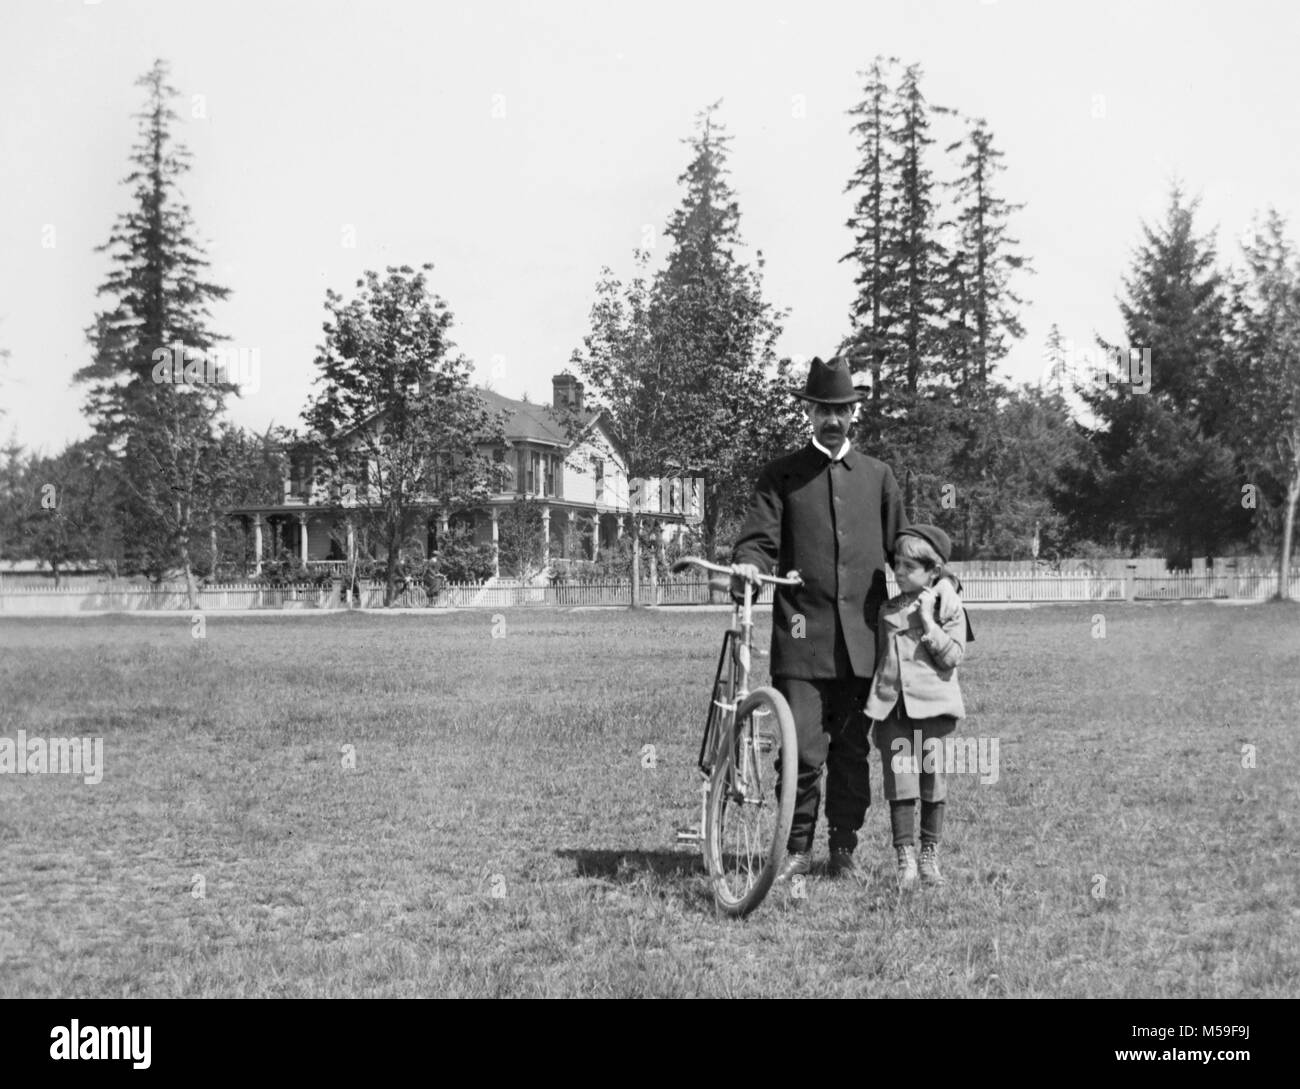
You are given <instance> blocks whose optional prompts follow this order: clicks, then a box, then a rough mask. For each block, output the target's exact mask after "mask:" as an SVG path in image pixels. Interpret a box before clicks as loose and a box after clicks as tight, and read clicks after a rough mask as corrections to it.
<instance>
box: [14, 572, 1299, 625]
mask: <svg viewBox="0 0 1300 1089" xmlns="http://www.w3.org/2000/svg"><path fill="white" fill-rule="evenodd" d="M961 580H962V598H963V600H965V601H967V602H971V603H988V604H993V603H1003V604H1008V603H1033V602H1060V603H1063V604H1064V603H1072V602H1073V603H1078V602H1109V601H1126V600H1133V601H1188V600H1213V599H1219V600H1246V601H1263V600H1265V599H1266V598H1268V597H1271V596H1272V595H1273V594H1274V593H1275V592H1276V589H1277V574H1276V573H1275V572H1274V573H1271V574H1270V573H1267V572H1250V573H1244V574H1233V573H1228V574H1224V573H1218V574H1216V573H1213V572H1210V573H1205V574H1200V573H1198V574H1188V573H1182V572H1175V573H1167V574H1165V575H1162V576H1159V577H1137V576H1134V575H1132V574H1130V575H1128V576H1127V577H1122V576H1114V575H1094V574H1086V573H1084V574H1079V573H1071V574H1061V573H1057V572H1050V571H1024V572H1020V573H1003V572H999V573H994V574H989V573H979V574H976V573H974V572H970V573H964V574H962V576H961ZM886 588H887V592H888V593H889V594H894V593H897V590H898V588H897V586H896V584H895V582H894V578H893V573H892V572H889V573H888V574H887V576H886ZM1291 596H1292V597H1293V598H1296V599H1300V570H1296V571H1294V573H1293V574H1292V576H1291ZM639 600H640V604H642V605H700V604H708V603H714V604H717V603H723V602H725V601H727V600H728V598H727V596H726V595H725V594H722V593H719V592H718V591H716V590H711V589H710V588H709V584H708V581H707V580H706V579H703V578H698V577H696V578H681V579H679V578H667V579H657V580H655V581H654V582H651V581H650V580H649V579H643V580H642V582H641V592H640V599H639ZM771 600H772V588H771V587H770V586H765V587H764V588H763V590H762V593H761V594H760V595H759V598H758V602H759V604H768V603H770V602H771ZM631 601H632V586H631V582H630V580H628V579H611V580H606V581H593V582H571V583H560V584H556V585H541V586H524V585H518V584H514V583H508V582H505V581H500V582H498V581H496V580H493V581H492V582H489V583H482V584H480V583H452V584H449V585H447V586H445V587H444V588H443V589H442V590H441V591H439V592H438V593H437V594H436V595H434V596H433V597H432V599H430V598H429V597H428V596H427V595H426V594H425V593H424V592H423V590H415V589H414V588H413V589H412V591H410V592H408V593H406V594H404V595H402V596H401V597H399V599H398V600H397V601H396V602H394V604H395V605H397V606H401V607H407V608H410V607H415V606H417V605H418V606H420V607H424V608H430V609H442V608H458V609H473V608H484V609H507V608H518V607H521V606H552V607H567V608H575V607H583V606H601V605H605V606H615V605H624V606H626V605H629V604H631ZM348 604H349V603H348V602H347V601H346V600H345V594H344V592H343V588H342V585H341V584H340V583H338V582H334V583H327V584H325V585H323V586H318V585H315V584H313V583H295V584H290V585H281V586H268V585H266V584H264V583H258V582H230V583H221V584H215V585H210V586H203V587H201V588H200V589H199V591H198V605H199V608H200V609H203V610H205V611H213V612H219V611H221V610H227V609H266V610H273V611H284V610H293V609H339V608H346V607H348ZM351 605H352V606H353V607H360V608H364V609H380V608H383V605H384V584H383V583H382V582H378V581H369V580H368V581H365V582H362V583H359V584H358V586H357V589H356V593H355V595H354V596H353V599H352V602H351ZM189 608H190V605H189V601H188V598H187V597H186V593H185V587H184V586H183V585H179V586H178V585H168V586H163V587H154V586H142V585H139V584H131V583H110V582H105V581H101V580H96V579H93V578H78V579H65V580H63V582H62V583H61V585H59V586H57V587H55V586H54V585H52V584H46V583H39V584H37V583H34V582H29V581H26V580H22V579H14V578H9V579H5V580H3V582H2V583H0V614H3V613H10V614H14V615H47V614H48V615H67V614H75V613H81V612H126V611H138V610H150V611H168V610H186V609H189Z"/></svg>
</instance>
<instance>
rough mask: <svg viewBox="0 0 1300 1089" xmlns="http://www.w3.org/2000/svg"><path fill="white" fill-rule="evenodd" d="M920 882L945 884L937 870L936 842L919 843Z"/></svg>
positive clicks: (937, 846) (923, 883) (937, 851)
mask: <svg viewBox="0 0 1300 1089" xmlns="http://www.w3.org/2000/svg"><path fill="white" fill-rule="evenodd" d="M920 870H921V884H922V885H946V884H947V883H948V882H947V881H945V880H944V876H943V874H942V873H940V872H939V845H938V844H937V843H923V844H921V864H920Z"/></svg>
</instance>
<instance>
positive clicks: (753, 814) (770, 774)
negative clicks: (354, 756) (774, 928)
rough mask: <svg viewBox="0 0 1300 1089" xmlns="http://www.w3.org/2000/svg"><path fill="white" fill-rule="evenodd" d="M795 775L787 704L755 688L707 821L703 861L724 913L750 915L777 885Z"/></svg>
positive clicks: (717, 774) (720, 766) (718, 770)
mask: <svg viewBox="0 0 1300 1089" xmlns="http://www.w3.org/2000/svg"><path fill="white" fill-rule="evenodd" d="M798 775H799V743H798V738H797V735H796V734H795V729H794V716H793V715H791V713H790V706H789V704H787V703H786V701H785V697H784V696H782V695H781V693H780V692H778V691H777V690H776V689H775V688H758V689H755V690H754V691H753V692H751V693H750V694H749V696H748V697H746V699H745V700H744V702H742V703H741V705H740V706H739V707H738V708H736V718H735V725H734V728H733V729H731V730H730V731H728V733H727V735H726V737H725V738H724V739H723V742H722V747H721V749H720V751H719V754H718V762H717V764H716V765H715V766H714V769H713V778H712V781H711V783H710V787H709V806H708V812H707V814H706V816H705V821H704V824H705V827H704V860H705V864H706V865H707V867H708V871H709V877H710V879H711V880H712V882H713V898H714V901H715V902H716V904H717V906H718V910H719V911H721V912H723V913H724V914H726V915H736V916H744V915H748V914H749V913H750V912H751V911H753V910H754V909H755V908H756V907H758V905H759V904H760V903H762V901H763V897H764V896H766V895H767V892H768V889H770V888H771V887H772V881H773V880H774V879H775V877H776V871H777V869H778V868H779V867H780V865H781V863H782V861H783V860H784V859H785V845H786V840H787V839H788V838H789V836H790V823H791V821H792V820H793V819H794V795H795V785H796V783H797V781H798ZM778 794H779V800H778Z"/></svg>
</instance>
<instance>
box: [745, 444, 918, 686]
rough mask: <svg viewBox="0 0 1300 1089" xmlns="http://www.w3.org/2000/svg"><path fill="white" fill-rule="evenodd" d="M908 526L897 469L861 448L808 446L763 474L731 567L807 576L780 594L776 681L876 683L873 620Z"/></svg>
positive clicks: (774, 662) (773, 668)
mask: <svg viewBox="0 0 1300 1089" xmlns="http://www.w3.org/2000/svg"><path fill="white" fill-rule="evenodd" d="M906 526H907V516H906V515H905V514H904V513H903V496H902V493H901V491H900V490H899V487H898V481H897V480H895V479H894V474H893V472H892V470H891V469H890V468H889V466H888V465H886V464H885V463H884V462H883V461H877V460H876V459H875V458H873V457H868V456H867V455H866V454H863V453H861V452H860V451H858V450H856V449H853V448H850V449H849V452H848V453H847V454H845V456H844V457H843V458H842V459H840V460H839V461H831V460H830V459H829V458H828V457H827V456H826V455H825V454H824V453H823V452H822V451H820V450H818V449H817V447H815V446H814V445H812V443H809V444H808V445H807V446H805V447H803V448H802V449H800V450H796V451H795V452H794V453H792V454H787V455H785V456H784V457H780V458H777V459H776V460H775V461H773V462H771V463H770V464H768V465H767V466H766V467H765V468H764V469H763V471H762V473H760V474H759V478H758V484H757V485H756V489H755V494H754V498H753V500H752V502H751V504H750V508H749V513H748V515H747V516H746V518H745V524H744V526H743V527H742V529H741V531H740V537H739V538H738V539H737V541H736V546H735V550H734V552H733V555H732V562H733V563H752V564H755V565H756V566H757V567H758V568H759V570H760V571H763V572H764V573H766V574H779V575H784V574H785V573H786V572H787V571H789V570H791V569H792V568H793V569H796V570H798V572H799V573H800V574H801V575H802V576H803V578H804V585H803V586H798V587H786V586H779V587H777V591H776V597H775V600H774V604H773V608H772V661H771V672H772V676H773V677H801V678H808V679H817V678H839V679H841V680H848V679H849V678H850V677H870V676H871V673H872V669H873V668H874V667H875V662H876V637H875V628H876V615H877V613H878V612H879V611H880V606H881V604H882V603H883V602H884V601H885V600H886V599H887V598H888V596H889V594H888V591H887V590H886V586H885V566H886V564H888V563H892V561H893V557H894V552H893V543H894V537H895V536H896V535H897V533H898V531H899V530H900V529H903V528H905V527H906ZM837 635H838V636H839V637H841V638H842V639H843V643H842V644H841V645H840V650H839V654H838V655H837V654H836V638H837ZM800 636H802V637H800ZM846 650H847V660H846V658H845V651H846ZM837 657H838V659H839V660H838V662H837Z"/></svg>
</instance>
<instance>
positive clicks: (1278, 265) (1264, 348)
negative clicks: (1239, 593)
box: [1223, 210, 1300, 598]
mask: <svg viewBox="0 0 1300 1089" xmlns="http://www.w3.org/2000/svg"><path fill="white" fill-rule="evenodd" d="M1242 248H1243V251H1244V255H1245V258H1246V275H1245V276H1244V277H1243V278H1241V279H1240V280H1238V282H1237V283H1235V284H1234V287H1233V302H1234V306H1233V310H1234V314H1235V318H1236V321H1235V330H1234V344H1235V348H1236V350H1235V351H1233V352H1232V353H1231V354H1230V356H1229V364H1228V366H1227V368H1225V371H1224V375H1223V377H1224V389H1225V390H1228V389H1230V390H1231V391H1232V397H1231V399H1230V401H1231V406H1232V413H1231V424H1230V428H1229V433H1230V435H1231V437H1232V440H1233V442H1234V445H1235V446H1236V448H1237V450H1238V451H1239V453H1240V457H1241V463H1242V468H1243V477H1244V481H1243V483H1242V484H1241V485H1240V493H1241V505H1242V506H1243V507H1244V508H1245V509H1247V510H1251V511H1252V512H1253V513H1255V514H1256V515H1257V516H1258V522H1259V529H1260V530H1261V531H1262V532H1261V536H1262V537H1263V538H1264V539H1265V540H1266V541H1268V542H1269V543H1270V544H1272V545H1273V546H1274V547H1276V548H1277V554H1278V568H1279V580H1278V595H1279V596H1280V597H1282V598H1287V597H1289V596H1290V572H1291V554H1292V551H1293V549H1294V546H1295V522H1296V512H1297V509H1298V508H1300V256H1298V255H1297V253H1296V249H1295V246H1294V244H1293V243H1292V242H1291V240H1290V239H1289V238H1288V237H1287V235H1286V222H1285V220H1283V218H1282V217H1281V216H1280V215H1279V214H1278V212H1277V211H1276V210H1270V212H1269V213H1268V216H1267V217H1266V219H1265V221H1264V223H1263V225H1262V228H1261V229H1260V230H1258V231H1257V232H1256V233H1255V235H1254V237H1253V238H1252V239H1251V240H1249V241H1248V242H1246V243H1245V245H1244V246H1243V247H1242ZM1224 400H1225V401H1228V400H1229V398H1227V397H1226V396H1225V397H1224Z"/></svg>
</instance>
